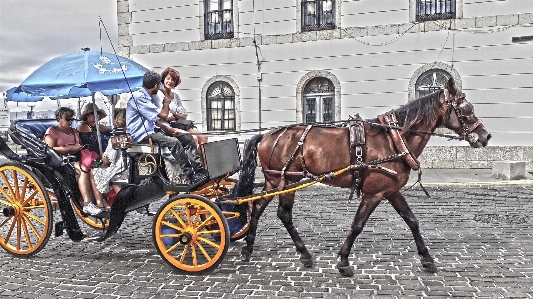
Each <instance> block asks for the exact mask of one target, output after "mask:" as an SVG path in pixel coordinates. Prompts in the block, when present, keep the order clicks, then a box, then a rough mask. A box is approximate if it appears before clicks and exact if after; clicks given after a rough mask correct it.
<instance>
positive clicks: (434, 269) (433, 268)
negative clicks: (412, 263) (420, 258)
mask: <svg viewBox="0 0 533 299" xmlns="http://www.w3.org/2000/svg"><path fill="white" fill-rule="evenodd" d="M422 267H424V271H426V272H429V273H437V267H436V266H435V264H434V263H427V264H424V263H422Z"/></svg>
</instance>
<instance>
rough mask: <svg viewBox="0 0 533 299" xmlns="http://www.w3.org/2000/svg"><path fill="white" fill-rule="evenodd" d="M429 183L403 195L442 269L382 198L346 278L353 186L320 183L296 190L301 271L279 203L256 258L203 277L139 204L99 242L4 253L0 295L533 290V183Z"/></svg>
mask: <svg viewBox="0 0 533 299" xmlns="http://www.w3.org/2000/svg"><path fill="white" fill-rule="evenodd" d="M427 189H428V191H429V193H430V195H431V198H427V197H426V196H425V195H424V193H423V192H422V191H421V190H420V189H410V190H408V191H406V192H405V195H406V197H407V199H408V201H409V203H410V205H411V207H412V209H413V211H414V212H415V214H416V215H417V217H418V220H419V222H420V227H421V230H422V234H423V236H424V239H425V240H426V244H427V246H428V247H429V249H430V252H431V254H432V255H433V257H434V258H435V261H436V263H437V266H438V267H439V272H437V273H435V274H431V273H427V272H423V271H422V270H421V265H420V263H419V261H418V256H417V253H416V247H415V244H414V242H413V240H412V236H411V233H410V232H409V230H408V228H407V226H406V225H405V223H403V221H402V220H401V218H400V217H399V216H398V215H397V214H396V212H395V211H394V210H393V208H392V207H391V206H390V205H389V204H388V203H387V202H383V203H382V204H381V205H380V206H379V207H378V208H377V209H376V212H375V213H374V214H373V215H372V216H371V218H370V220H369V222H368V224H367V226H366V227H365V230H364V231H363V233H362V234H361V235H360V236H359V238H357V240H356V242H355V244H354V246H353V249H352V254H351V256H350V261H351V263H352V265H353V266H354V268H355V275H354V276H353V277H349V278H347V277H342V276H341V275H339V273H338V271H337V270H336V269H335V264H336V262H337V252H338V250H339V248H340V246H341V244H342V242H343V241H344V238H345V237H346V235H347V230H348V229H349V225H350V223H351V221H352V218H353V215H354V213H355V211H356V209H357V204H358V201H357V200H354V201H351V202H348V201H347V197H348V191H347V190H343V189H337V188H331V187H325V186H314V187H310V188H307V189H304V190H303V191H300V192H298V193H297V201H296V204H295V211H294V214H295V225H296V226H297V227H298V229H299V231H300V233H301V235H302V237H303V239H304V241H305V242H306V244H307V246H308V249H309V250H310V252H312V253H313V254H314V256H315V259H316V266H315V267H314V268H311V269H307V268H302V266H301V264H300V262H299V260H298V258H299V256H298V254H297V253H296V251H295V249H294V246H293V243H292V241H291V239H290V237H289V236H288V234H287V233H286V231H285V229H284V228H283V226H282V224H281V222H280V221H279V220H278V219H277V216H276V206H277V203H276V202H277V199H275V200H274V201H273V202H272V204H271V205H270V206H269V207H268V208H267V211H266V212H265V214H264V215H263V217H262V219H261V221H260V226H259V230H258V239H257V242H256V245H255V251H254V253H253V256H252V260H251V261H250V262H249V263H244V262H242V261H241V258H240V255H239V253H240V250H241V247H242V246H243V243H242V241H238V242H235V243H232V244H231V245H230V249H229V251H228V253H227V255H226V257H225V259H224V261H223V262H222V264H221V265H220V266H219V267H218V268H217V269H215V270H214V271H213V272H211V273H208V274H205V275H188V274H181V273H178V272H176V271H175V270H173V269H172V268H170V267H169V266H167V265H166V263H165V262H164V261H163V260H162V259H161V258H160V257H159V255H158V254H157V251H156V249H155V247H154V245H153V242H152V237H151V218H150V217H148V216H146V215H140V214H137V213H136V212H133V213H131V214H130V215H128V217H127V219H126V221H125V222H124V224H123V226H122V228H121V230H120V231H119V232H118V233H117V234H116V235H115V236H114V237H113V238H111V239H110V240H108V241H106V242H105V243H103V244H100V243H94V242H89V241H84V242H81V243H73V242H71V241H70V240H69V239H68V238H66V237H65V236H62V237H54V236H52V237H51V239H50V241H49V242H48V244H47V245H46V247H45V248H44V249H43V250H42V251H41V252H40V253H39V254H37V255H36V256H34V257H32V258H17V257H14V256H11V255H9V254H8V253H7V252H5V251H3V250H0V273H1V274H0V277H1V278H0V279H1V281H2V283H1V285H0V298H372V297H373V298H409V297H411V298H421V297H425V298H450V297H465V298H533V262H532V258H533V240H532V234H533V231H532V225H533V220H532V219H531V212H532V211H533V201H532V193H533V186H531V185H513V186H478V187H453V186H452V187H428V188H427ZM161 203H162V202H158V203H155V204H153V205H152V209H154V210H155V209H156V208H157V205H158V204H161ZM56 213H57V212H56ZM55 217H56V219H57V217H59V215H58V214H56V215H55ZM84 229H85V230H86V231H87V233H97V231H96V230H93V229H90V228H89V227H88V226H86V225H85V224H84Z"/></svg>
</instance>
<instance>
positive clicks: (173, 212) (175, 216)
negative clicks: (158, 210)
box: [170, 207, 187, 228]
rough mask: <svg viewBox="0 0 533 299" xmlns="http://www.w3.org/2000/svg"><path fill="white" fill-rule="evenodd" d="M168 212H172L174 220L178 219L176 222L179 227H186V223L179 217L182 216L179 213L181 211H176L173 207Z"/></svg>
mask: <svg viewBox="0 0 533 299" xmlns="http://www.w3.org/2000/svg"><path fill="white" fill-rule="evenodd" d="M184 208H185V207H184ZM170 212H171V213H172V215H174V218H176V220H178V222H179V223H180V224H181V227H183V228H185V227H187V224H185V222H183V219H181V216H182V215H180V214H181V213H176V211H175V210H174V209H171V210H170Z"/></svg>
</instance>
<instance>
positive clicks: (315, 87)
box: [303, 77, 335, 123]
mask: <svg viewBox="0 0 533 299" xmlns="http://www.w3.org/2000/svg"><path fill="white" fill-rule="evenodd" d="M303 93H304V100H303V106H304V107H303V113H304V122H306V123H316V122H332V121H335V86H334V85H333V83H332V82H331V81H330V80H329V79H327V78H324V77H318V78H314V79H312V80H311V81H309V83H307V85H306V86H305V88H304V92H303Z"/></svg>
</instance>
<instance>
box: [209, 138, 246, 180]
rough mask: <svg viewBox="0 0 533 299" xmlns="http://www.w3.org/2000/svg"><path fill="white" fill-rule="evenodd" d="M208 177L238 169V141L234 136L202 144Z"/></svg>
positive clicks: (239, 164) (239, 163)
mask: <svg viewBox="0 0 533 299" xmlns="http://www.w3.org/2000/svg"><path fill="white" fill-rule="evenodd" d="M202 146H203V148H204V155H205V161H206V164H207V171H208V172H209V177H211V178H215V177H220V176H223V175H225V174H227V173H232V174H233V173H235V172H237V171H238V170H239V169H240V166H241V158H240V154H239V141H238V140H237V139H236V138H231V139H224V140H220V141H212V142H208V143H204V144H202Z"/></svg>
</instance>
